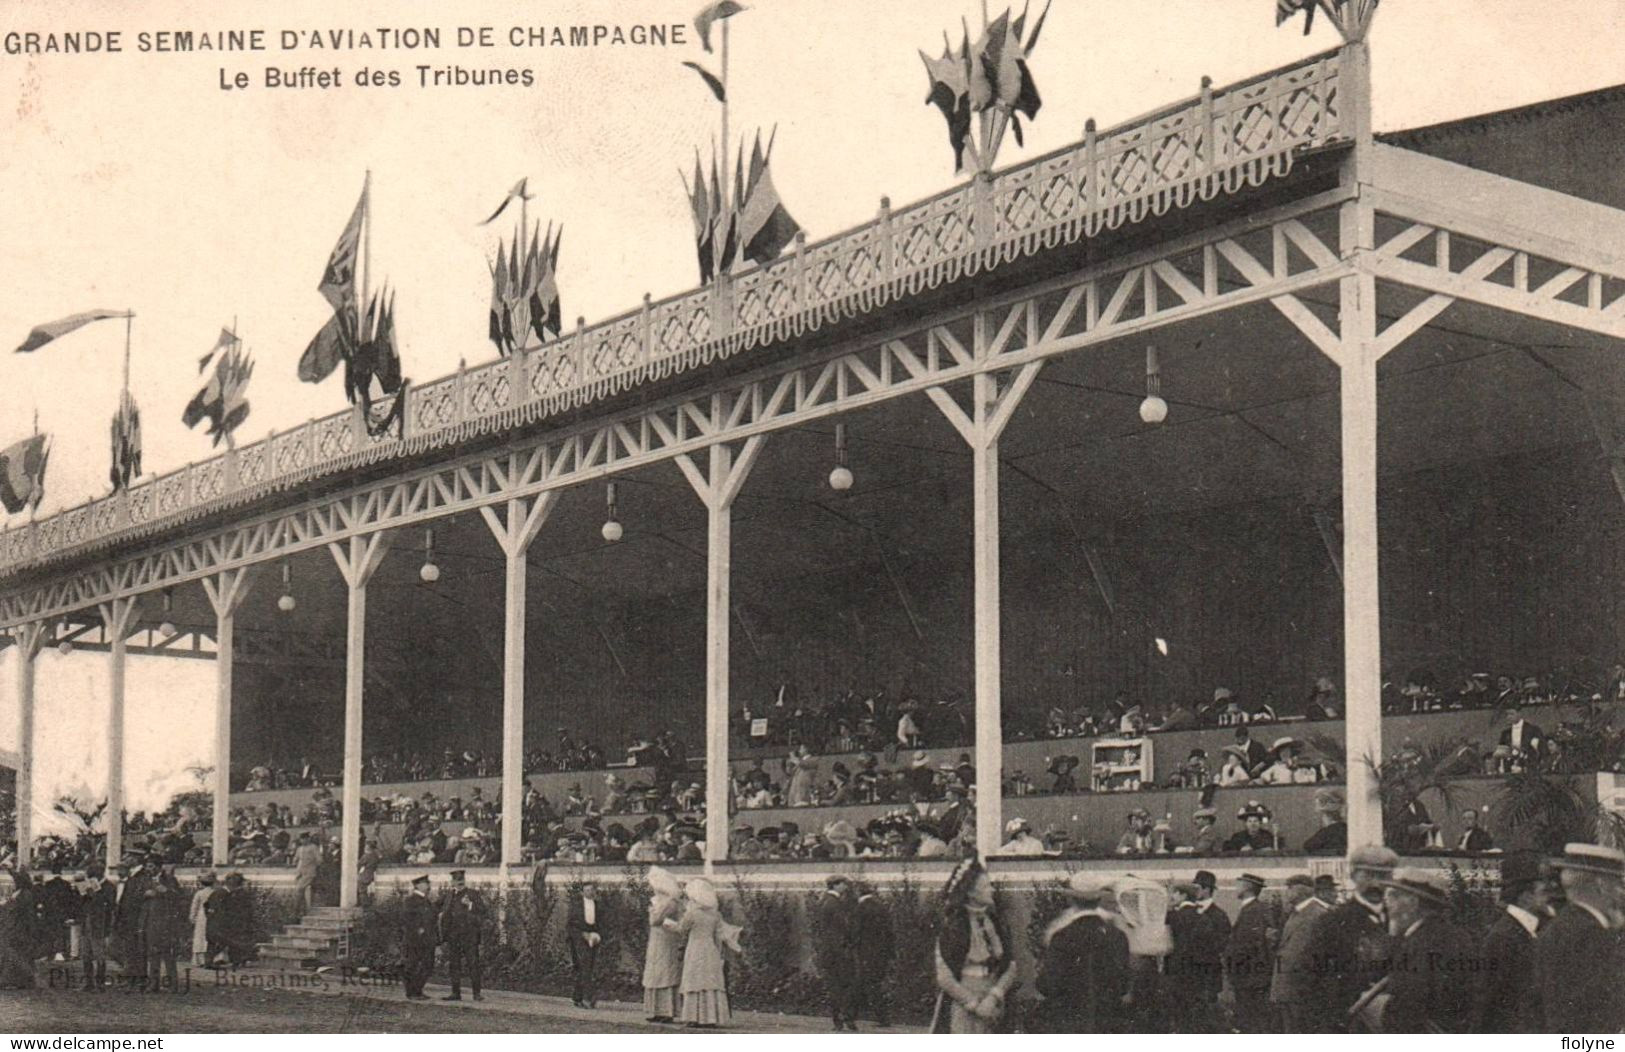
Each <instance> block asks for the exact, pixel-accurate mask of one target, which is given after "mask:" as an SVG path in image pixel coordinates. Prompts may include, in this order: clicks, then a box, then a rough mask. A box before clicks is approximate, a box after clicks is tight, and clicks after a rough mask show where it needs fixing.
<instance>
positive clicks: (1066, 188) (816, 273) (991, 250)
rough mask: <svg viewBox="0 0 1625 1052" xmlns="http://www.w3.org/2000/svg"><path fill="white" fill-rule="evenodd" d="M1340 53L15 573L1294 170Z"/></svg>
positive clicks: (54, 521)
mask: <svg viewBox="0 0 1625 1052" xmlns="http://www.w3.org/2000/svg"><path fill="white" fill-rule="evenodd" d="M1340 70H1341V57H1340V55H1339V53H1337V52H1328V53H1326V54H1322V55H1317V56H1315V57H1313V58H1310V59H1307V60H1305V61H1303V62H1300V63H1298V64H1297V65H1294V66H1289V67H1287V68H1284V69H1280V70H1275V71H1273V72H1271V73H1268V74H1265V75H1263V76H1260V77H1256V78H1254V79H1252V80H1249V81H1245V82H1243V83H1241V84H1237V85H1233V86H1231V87H1229V88H1226V89H1223V90H1220V91H1213V90H1211V89H1209V88H1208V87H1207V85H1206V84H1205V83H1204V87H1203V90H1202V92H1201V93H1200V94H1198V95H1197V96H1195V97H1194V98H1191V99H1187V100H1185V101H1184V102H1181V103H1179V104H1177V105H1174V106H1170V107H1168V108H1166V109H1163V110H1161V111H1158V112H1157V113H1153V114H1150V115H1147V116H1145V117H1141V118H1138V119H1136V120H1133V121H1129V122H1127V123H1125V124H1123V125H1121V126H1119V127H1117V128H1114V129H1110V130H1108V131H1104V132H1100V133H1098V134H1097V133H1096V132H1095V130H1094V128H1093V126H1092V124H1091V127H1090V128H1089V129H1088V130H1087V131H1086V133H1085V136H1084V139H1083V141H1082V142H1081V143H1078V144H1076V145H1073V146H1070V147H1067V148H1066V149H1063V150H1059V151H1056V152H1054V153H1051V154H1048V155H1045V156H1043V157H1039V158H1037V159H1035V160H1033V161H1029V162H1027V163H1024V164H1021V165H1018V166H1016V167H1013V168H1010V169H1007V170H1006V171H1004V172H1001V173H998V174H997V175H995V176H993V177H991V178H981V177H978V178H973V179H971V180H970V181H969V182H968V183H965V184H962V185H960V186H957V187H955V188H954V189H952V190H949V191H947V192H945V193H942V194H939V195H937V196H935V197H932V198H930V199H928V200H925V201H922V202H920V203H918V204H916V205H912V206H910V207H908V208H905V209H902V210H899V211H895V212H894V211H891V210H890V209H889V208H887V207H885V206H884V205H883V207H882V210H881V212H880V214H879V215H878V216H877V217H876V218H875V219H874V220H872V221H870V222H869V223H866V224H864V225H863V226H860V227H858V228H856V229H853V230H849V231H847V232H845V233H842V234H840V235H838V236H836V237H832V238H829V239H827V240H824V241H820V242H816V243H811V244H809V243H806V242H804V241H801V240H798V242H797V245H796V247H795V249H794V251H791V252H789V253H788V254H787V255H786V256H784V257H783V258H781V259H779V260H776V261H774V262H773V263H771V264H768V265H766V266H761V267H750V268H747V269H744V270H742V271H739V272H736V273H734V274H732V275H730V276H728V277H727V278H725V279H724V280H722V281H719V282H718V283H716V284H713V285H711V286H707V287H703V288H700V289H696V290H694V291H691V292H688V293H684V294H682V295H679V296H674V297H671V298H669V299H665V300H661V301H659V302H654V303H651V302H648V301H647V300H646V301H645V302H644V304H643V305H642V306H641V307H640V308H639V309H637V310H635V311H632V312H630V313H627V314H623V315H621V316H619V317H615V318H611V319H609V320H608V321H605V322H602V323H600V324H598V325H595V326H591V327H587V326H585V325H579V326H578V327H577V328H576V329H575V330H574V331H572V332H569V333H567V334H566V335H564V336H563V337H562V338H560V339H558V340H555V341H554V342H552V343H550V344H548V345H546V346H544V347H542V348H540V349H537V350H532V351H528V352H524V353H522V354H520V355H517V356H516V357H515V358H514V359H501V360H498V361H494V362H490V363H487V364H484V365H480V366H476V367H474V368H472V369H459V370H458V372H457V373H455V374H454V375H452V376H448V377H445V378H443V379H439V380H435V381H432V382H430V383H426V384H423V385H421V386H419V387H416V388H414V389H413V390H411V391H410V393H409V396H408V401H407V407H406V413H405V421H404V425H403V432H404V433H403V434H401V435H400V436H398V437H397V436H388V437H383V438H375V437H373V436H370V435H368V434H367V432H366V429H365V428H364V427H363V426H362V422H361V420H360V417H359V414H358V413H357V412H356V411H354V410H347V411H344V412H340V413H335V414H333V415H332V416H328V417H324V418H322V419H319V420H311V421H309V422H308V423H306V424H303V425H301V426H300V427H298V428H295V429H293V430H292V431H288V432H285V433H282V434H275V433H273V434H272V435H270V436H269V437H267V438H265V439H262V440H260V441H258V442H254V443H252V444H249V445H246V446H243V447H242V448H240V449H237V450H235V451H231V452H228V453H226V454H225V455H223V456H220V457H216V458H214V459H212V460H209V461H205V462H203V463H201V464H193V465H188V466H187V467H185V468H182V469H180V470H179V471H175V472H171V473H170V474H168V475H164V476H161V477H158V478H155V479H148V480H146V481H143V482H140V483H137V484H136V485H135V486H133V487H131V489H130V490H129V491H128V492H127V493H126V494H122V495H117V496H112V497H104V498H102V499H99V500H95V501H91V502H89V503H88V504H84V505H80V506H79V507H75V508H71V509H68V510H65V511H62V512H59V513H58V514H56V515H53V516H50V517H48V518H46V519H42V520H40V521H38V522H34V523H29V524H26V525H21V526H14V527H12V528H10V529H8V530H5V531H0V575H4V574H6V573H7V572H9V571H12V570H14V569H17V568H20V567H22V566H25V565H27V564H29V563H33V562H39V561H43V560H47V559H53V558H58V557H61V556H63V555H66V554H68V553H69V552H71V551H72V550H74V549H76V548H81V547H84V546H87V545H91V544H94V543H97V542H101V541H105V540H107V539H109V538H112V537H115V536H119V535H122V534H126V533H134V532H137V531H140V532H150V531H151V530H152V529H156V528H158V526H159V525H161V524H163V523H166V522H172V521H178V520H180V519H182V518H185V517H188V516H190V515H195V514H199V513H201V512H203V511H206V510H209V509H210V508H212V507H223V506H226V505H227V504H229V503H231V502H233V501H244V500H250V499H254V498H255V497H257V496H260V495H263V494H264V493H266V492H269V491H271V490H274V489H279V488H284V487H288V486H293V485H296V484H298V483H300V482H302V481H304V480H306V479H308V478H311V477H314V476H317V475H321V474H325V473H330V472H336V471H342V470H345V469H347V468H350V467H354V466H356V465H358V464H362V463H367V462H370V461H374V460H379V459H384V458H387V457H389V456H393V455H397V454H400V453H405V452H414V453H415V452H421V451H423V450H426V449H430V448H433V447H435V446H437V445H441V444H445V443H449V442H453V441H457V440H459V439H460V438H463V437H466V436H467V435H469V434H471V433H475V432H478V431H480V430H484V429H487V428H498V427H511V426H514V425H516V424H522V423H530V422H534V421H536V420H539V419H542V418H545V417H547V416H549V415H551V414H554V413H557V412H560V411H562V410H564V409H568V408H572V407H575V406H579V405H583V404H586V403H589V402H592V401H595V400H598V399H601V398H605V397H608V396H610V395H613V394H615V393H617V392H620V391H623V390H626V389H628V388H631V387H634V386H636V385H638V384H640V383H643V382H646V381H649V380H655V379H660V378H663V377H666V376H669V375H671V374H673V373H675V372H679V371H681V370H684V369H690V368H694V367H696V366H698V365H702V364H705V363H707V362H710V361H713V360H714V359H716V358H718V357H723V356H727V355H732V354H735V353H738V352H740V351H744V350H748V349H750V348H752V347H756V346H761V345H764V344H768V343H773V342H776V341H780V340H785V339H790V338H793V337H795V336H798V335H800V334H802V333H805V332H807V331H810V330H813V329H816V328H818V327H820V326H822V325H824V324H828V323H830V322H833V321H836V320H839V319H840V318H843V317H850V316H853V315H856V314H861V313H864V312H866V311H870V310H873V309H875V308H877V307H879V306H882V305H884V304H886V303H888V302H890V301H892V300H894V299H898V298H900V297H903V296H906V295H909V294H911V293H916V292H918V291H920V290H921V289H923V288H927V287H935V286H937V285H939V284H942V283H943V282H946V281H953V280H956V279H958V278H959V277H962V276H964V275H967V274H974V273H977V272H978V271H980V270H984V269H987V268H990V267H994V266H997V265H999V264H1000V263H1003V262H1008V261H1010V260H1013V259H1016V258H1018V257H1020V256H1022V255H1026V254H1031V253H1034V252H1037V251H1041V250H1042V249H1044V248H1047V247H1052V246H1055V245H1058V244H1064V243H1067V242H1072V241H1076V240H1078V239H1080V238H1083V237H1091V236H1094V235H1095V234H1097V233H1099V232H1100V231H1101V230H1102V229H1110V228H1115V227H1117V226H1120V225H1122V224H1123V223H1125V222H1139V221H1141V220H1143V219H1145V218H1146V217H1148V216H1152V215H1161V214H1163V213H1164V212H1167V211H1168V210H1169V209H1171V208H1175V207H1184V206H1186V205H1189V204H1191V203H1193V202H1195V201H1197V200H1206V199H1211V198H1213V197H1214V196H1216V195H1218V194H1220V193H1230V192H1234V191H1236V190H1239V189H1240V188H1242V187H1243V186H1248V185H1254V186H1256V185H1258V184H1260V183H1262V182H1263V181H1264V180H1266V179H1268V178H1270V177H1271V176H1276V175H1281V174H1285V173H1286V171H1287V170H1288V169H1289V168H1290V166H1291V164H1292V159H1293V155H1294V153H1295V152H1297V151H1300V150H1303V149H1307V148H1313V147H1317V146H1321V145H1325V144H1326V143H1329V142H1333V141H1336V140H1339V139H1342V138H1346V137H1347V136H1348V135H1349V129H1348V128H1347V126H1346V117H1347V115H1346V114H1345V110H1344V107H1342V106H1340V105H1339V102H1340V99H1339V92H1338V86H1339V74H1340Z"/></svg>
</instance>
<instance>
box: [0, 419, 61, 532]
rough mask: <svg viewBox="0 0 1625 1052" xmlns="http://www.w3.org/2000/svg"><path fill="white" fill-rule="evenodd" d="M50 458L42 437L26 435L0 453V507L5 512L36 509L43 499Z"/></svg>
mask: <svg viewBox="0 0 1625 1052" xmlns="http://www.w3.org/2000/svg"><path fill="white" fill-rule="evenodd" d="M50 456H51V449H50V439H49V437H48V436H46V435H30V436H29V437H28V438H25V439H23V440H22V441H21V442H18V443H16V444H15V445H12V446H9V447H7V448H6V449H5V450H0V505H4V506H5V509H6V511H7V513H9V514H11V515H15V514H17V513H18V512H20V511H22V510H23V509H24V508H37V507H39V502H40V501H41V500H43V499H45V464H46V461H47V460H49V459H50Z"/></svg>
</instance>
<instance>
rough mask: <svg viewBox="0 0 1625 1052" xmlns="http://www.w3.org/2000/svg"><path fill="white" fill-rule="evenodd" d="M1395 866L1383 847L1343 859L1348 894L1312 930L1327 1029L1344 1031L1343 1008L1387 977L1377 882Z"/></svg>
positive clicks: (1348, 1022) (1345, 1017)
mask: <svg viewBox="0 0 1625 1052" xmlns="http://www.w3.org/2000/svg"><path fill="white" fill-rule="evenodd" d="M1398 864H1399V856H1398V855H1396V854H1394V853H1393V852H1392V851H1390V850H1389V849H1387V848H1385V847H1378V846H1376V845H1367V846H1365V847H1360V848H1356V849H1355V850H1354V852H1353V854H1352V855H1350V856H1349V879H1350V880H1351V881H1352V882H1353V884H1354V894H1352V895H1350V896H1349V897H1348V898H1347V899H1345V900H1344V901H1343V902H1341V903H1339V904H1338V905H1336V906H1333V907H1332V909H1331V911H1330V912H1329V913H1327V914H1326V917H1325V919H1324V920H1323V922H1322V923H1321V924H1320V925H1318V926H1317V927H1316V930H1315V938H1314V940H1313V942H1314V944H1315V947H1314V950H1313V957H1314V959H1315V960H1316V961H1317V962H1318V965H1319V967H1320V971H1321V979H1322V983H1321V992H1322V994H1323V995H1324V1008H1323V1010H1322V1011H1323V1014H1324V1017H1325V1020H1326V1024H1327V1025H1328V1026H1329V1027H1330V1028H1331V1029H1333V1030H1337V1031H1341V1030H1343V1029H1344V1028H1347V1027H1349V1026H1350V1025H1351V1024H1352V1022H1353V1020H1352V1019H1351V1017H1350V1015H1349V1010H1350V1009H1352V1008H1353V1007H1354V1004H1355V1002H1356V1001H1358V1000H1359V999H1360V997H1361V995H1363V994H1364V993H1365V992H1366V991H1367V990H1369V989H1370V988H1371V987H1372V986H1374V985H1375V984H1376V983H1378V982H1380V981H1381V980H1382V978H1383V976H1385V975H1387V974H1388V959H1389V955H1390V941H1391V940H1390V938H1389V935H1388V922H1387V919H1386V918H1385V917H1384V916H1383V912H1382V910H1383V905H1382V881H1384V880H1387V879H1388V877H1389V875H1390V874H1391V873H1393V871H1394V867H1395V866H1397V865H1398Z"/></svg>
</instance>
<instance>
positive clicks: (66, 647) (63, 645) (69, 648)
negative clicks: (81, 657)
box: [56, 639, 73, 657]
mask: <svg viewBox="0 0 1625 1052" xmlns="http://www.w3.org/2000/svg"><path fill="white" fill-rule="evenodd" d="M56 652H57V653H58V654H61V655H62V656H63V657H67V656H68V655H69V654H71V653H73V644H72V643H70V642H68V641H67V640H66V639H64V640H63V641H62V642H60V643H58V644H57V645H56Z"/></svg>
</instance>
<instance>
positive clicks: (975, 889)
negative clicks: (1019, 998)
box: [931, 855, 1016, 1034]
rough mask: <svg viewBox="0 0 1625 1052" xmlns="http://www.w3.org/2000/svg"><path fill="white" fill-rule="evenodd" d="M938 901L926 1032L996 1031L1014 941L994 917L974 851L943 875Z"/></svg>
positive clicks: (1011, 971)
mask: <svg viewBox="0 0 1625 1052" xmlns="http://www.w3.org/2000/svg"><path fill="white" fill-rule="evenodd" d="M943 906H944V909H945V913H944V916H943V921H942V927H941V929H940V930H939V933H938V935H937V955H936V956H937V962H936V963H937V990H938V993H937V1007H936V1011H935V1012H934V1013H933V1014H932V1018H931V1032H932V1033H933V1034H991V1033H996V1032H998V1031H999V1030H1001V1029H1002V1028H1003V1025H1004V1017H1005V997H1006V995H1007V994H1008V993H1009V992H1010V987H1011V986H1012V985H1014V983H1015V981H1016V967H1015V942H1014V941H1013V940H1012V939H1011V936H1010V930H1009V928H1007V927H1006V926H1005V923H1004V920H1003V918H1001V917H1000V916H999V908H998V901H997V900H996V899H995V897H994V894H993V881H992V880H991V879H990V878H989V877H988V873H987V870H986V869H985V868H984V867H983V866H982V863H981V860H980V859H978V858H977V857H976V856H975V855H972V856H971V857H970V858H967V859H966V860H965V861H963V862H961V863H960V864H959V866H958V867H957V868H956V869H955V870H954V872H953V875H952V876H950V877H949V878H948V885H947V887H946V888H945V889H944V890H943Z"/></svg>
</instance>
